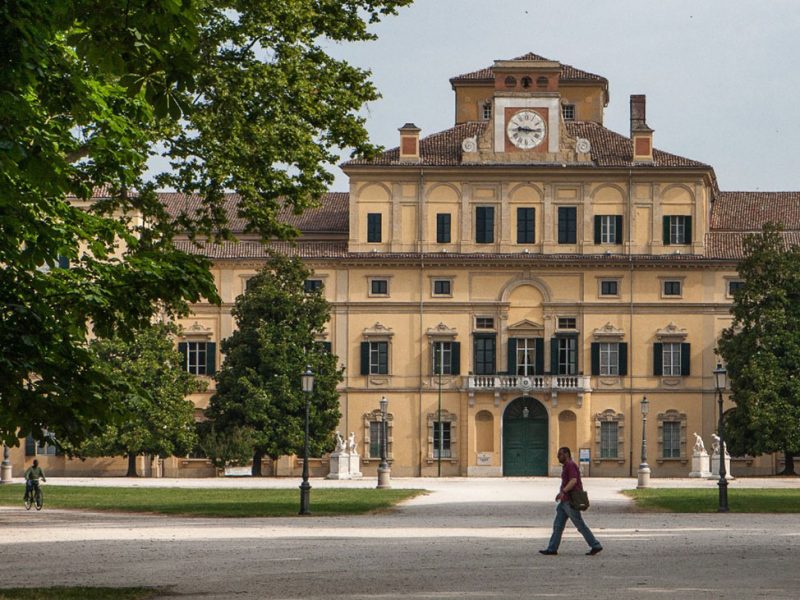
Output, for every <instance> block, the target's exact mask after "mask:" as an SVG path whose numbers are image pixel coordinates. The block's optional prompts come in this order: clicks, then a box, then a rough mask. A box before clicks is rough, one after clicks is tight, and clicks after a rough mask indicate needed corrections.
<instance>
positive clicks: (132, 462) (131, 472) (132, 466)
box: [125, 452, 138, 477]
mask: <svg viewBox="0 0 800 600" xmlns="http://www.w3.org/2000/svg"><path fill="white" fill-rule="evenodd" d="M125 477H138V475H137V474H136V455H135V454H134V453H133V452H130V453H128V472H127V473H125Z"/></svg>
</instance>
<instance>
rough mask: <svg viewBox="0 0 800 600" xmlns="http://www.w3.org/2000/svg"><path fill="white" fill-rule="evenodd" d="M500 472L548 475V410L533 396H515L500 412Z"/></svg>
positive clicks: (521, 474)
mask: <svg viewBox="0 0 800 600" xmlns="http://www.w3.org/2000/svg"><path fill="white" fill-rule="evenodd" d="M503 475H505V476H525V475H547V410H546V409H545V407H544V405H543V404H542V403H541V402H539V401H538V400H536V399H535V398H529V397H527V396H524V397H522V398H517V399H516V400H514V401H512V402H511V403H510V404H509V405H508V408H506V412H505V414H504V415H503Z"/></svg>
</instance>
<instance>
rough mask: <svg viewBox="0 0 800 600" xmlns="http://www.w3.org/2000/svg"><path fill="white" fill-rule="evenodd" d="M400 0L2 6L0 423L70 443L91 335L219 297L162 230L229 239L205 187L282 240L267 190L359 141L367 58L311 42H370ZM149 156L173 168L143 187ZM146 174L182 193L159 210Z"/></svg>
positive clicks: (92, 374) (84, 422)
mask: <svg viewBox="0 0 800 600" xmlns="http://www.w3.org/2000/svg"><path fill="white" fill-rule="evenodd" d="M410 1H411V0H336V1H330V0H291V1H286V0H137V1H131V0H7V1H6V2H3V3H0V38H2V40H3V41H2V44H0V68H2V73H3V76H2V78H0V344H1V345H2V348H3V352H2V353H0V437H3V438H4V439H5V441H6V442H8V443H14V444H15V443H17V438H18V436H19V435H22V436H25V435H27V434H29V433H33V434H34V435H35V436H37V437H39V436H41V435H42V430H43V429H48V430H49V431H51V432H53V433H55V434H56V435H57V436H58V437H59V439H61V440H64V441H72V442H75V443H77V442H79V441H80V440H81V439H82V438H84V437H86V436H87V434H89V433H90V432H92V431H93V427H94V426H95V424H96V423H98V422H99V421H102V420H106V419H109V418H111V416H112V415H111V413H110V412H109V411H108V408H107V406H108V405H107V403H106V402H105V399H104V393H105V389H106V387H107V385H108V383H109V382H108V381H107V380H106V379H105V378H104V375H103V373H102V371H101V370H99V369H98V368H97V367H96V365H95V364H94V363H93V360H92V355H91V352H90V351H89V349H88V346H87V341H86V338H87V333H89V330H90V329H91V332H92V333H93V334H94V335H96V336H98V337H110V336H112V335H122V336H125V335H129V334H130V333H131V332H132V331H134V330H136V329H137V328H139V327H142V326H144V325H146V324H147V323H148V322H149V321H150V320H151V317H152V315H153V314H154V312H155V311H163V312H164V313H165V314H167V315H176V314H182V313H185V312H186V310H187V303H190V302H198V301H201V300H202V299H204V298H205V299H208V300H211V301H216V300H218V297H217V293H216V289H215V287H214V283H213V279H212V277H211V275H210V274H209V272H208V263H207V261H205V260H204V259H203V258H201V257H198V256H190V255H188V254H184V253H181V252H178V251H176V250H175V248H174V246H173V244H172V240H173V236H174V235H175V233H176V231H178V230H183V231H188V232H189V234H190V235H191V236H192V237H193V239H199V240H203V239H208V238H209V237H211V238H212V239H219V238H228V237H230V232H229V229H228V226H227V218H228V216H229V215H227V214H226V213H225V211H224V210H222V206H221V201H222V193H223V191H225V190H233V191H236V192H238V193H239V194H240V195H241V198H242V202H241V205H240V215H239V216H240V217H242V218H244V219H245V220H246V222H247V223H248V228H249V230H251V231H256V232H260V233H261V234H262V235H263V236H264V237H269V236H278V237H290V236H291V235H292V234H293V233H294V231H293V230H292V229H291V228H289V227H287V226H285V225H282V224H280V223H278V222H277V221H276V214H277V208H278V205H279V203H280V202H283V203H285V204H288V205H289V206H290V207H293V208H294V209H295V210H297V211H302V210H303V209H304V208H306V207H308V206H311V205H313V204H314V203H315V202H316V201H317V199H318V198H319V197H320V195H321V194H322V192H323V191H325V188H326V187H327V186H328V185H329V184H330V182H331V181H332V177H331V175H330V174H329V173H328V171H327V170H326V167H327V166H328V165H330V164H331V163H333V162H334V161H335V160H338V159H337V155H338V150H339V149H340V148H346V147H349V148H352V149H353V152H354V153H355V154H358V155H369V154H371V153H372V152H374V150H375V149H374V148H373V147H372V146H371V145H370V144H369V143H368V140H367V134H366V131H365V128H364V123H363V120H362V118H361V117H359V115H358V111H359V109H360V108H361V107H362V106H363V105H364V103H365V102H367V101H370V100H372V99H374V98H376V97H377V92H376V90H375V89H374V87H373V86H372V85H371V83H370V82H369V78H368V77H369V73H368V72H365V71H363V70H360V69H357V68H353V67H352V66H350V65H348V64H347V63H345V62H342V61H337V60H334V59H333V58H331V57H330V56H328V55H327V54H326V53H325V52H324V51H323V49H322V44H323V43H336V42H350V41H360V40H368V39H370V38H371V37H372V34H371V33H370V32H369V30H368V26H369V24H370V23H372V22H375V21H377V20H379V19H380V18H381V17H383V16H385V15H389V14H392V13H394V12H395V11H396V9H397V8H398V7H400V6H403V5H405V4H408V3H410ZM158 152H161V153H163V154H164V155H165V156H166V158H167V159H168V161H169V162H170V164H171V166H172V169H171V170H170V171H169V172H168V173H164V174H161V175H160V176H157V177H155V179H154V181H153V182H151V183H149V184H145V183H144V181H143V173H144V172H145V169H146V166H147V164H148V160H149V159H150V158H151V157H152V156H153V155H154V154H155V153H158ZM157 185H158V186H171V187H172V188H173V189H175V190H177V191H179V192H186V193H192V194H197V195H198V197H199V198H201V202H200V204H199V208H196V204H192V206H193V207H195V208H192V209H191V212H188V209H187V211H186V212H184V213H182V214H180V216H178V217H177V218H168V215H167V213H166V211H165V210H164V207H163V206H162V204H161V203H160V201H159V199H158V197H157V196H156V194H155V193H154V192H153V190H154V189H155V186H157ZM99 186H102V188H103V190H104V191H105V194H104V196H105V198H104V199H103V200H100V201H95V200H90V199H91V198H92V197H93V196H92V194H93V190H96V189H97V188H98V187H99ZM280 198H282V200H279V199H280ZM187 206H188V204H187ZM66 260H68V261H69V266H70V268H69V269H57V268H55V267H56V266H57V265H58V264H59V263H64V262H65V261H66Z"/></svg>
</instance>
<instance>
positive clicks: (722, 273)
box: [53, 54, 800, 477]
mask: <svg viewBox="0 0 800 600" xmlns="http://www.w3.org/2000/svg"><path fill="white" fill-rule="evenodd" d="M451 85H452V87H453V90H454V93H455V123H454V125H453V127H452V128H450V129H448V130H446V131H442V132H437V133H433V134H432V135H423V134H422V132H421V131H420V130H419V128H417V127H416V126H415V125H413V124H412V123H407V124H405V125H404V126H402V127H401V128H400V129H399V140H398V147H396V148H394V149H391V150H388V151H386V152H385V153H383V154H382V155H380V156H379V157H378V158H377V159H375V160H373V161H369V162H368V161H360V160H359V161H351V162H348V163H346V164H345V165H343V169H344V171H345V173H346V174H347V175H348V177H349V192H348V193H332V194H329V195H328V196H326V197H325V198H324V199H323V205H322V206H321V207H320V208H318V209H315V210H312V211H309V212H307V213H306V214H304V215H302V216H292V215H288V214H287V215H286V217H285V218H286V219H287V220H289V221H291V222H292V223H293V224H295V225H296V226H297V227H298V228H299V229H300V230H301V232H302V236H301V238H300V239H299V241H298V243H297V244H296V245H295V246H289V245H288V244H287V245H285V244H282V243H276V244H273V247H277V248H279V249H282V250H284V251H286V252H288V253H292V254H298V255H300V256H302V257H303V258H304V260H305V261H306V263H307V264H308V265H309V266H310V267H311V268H312V269H313V270H314V275H313V278H312V279H310V280H309V281H308V282H307V285H308V286H309V288H314V287H322V288H323V290H324V294H325V297H326V298H327V299H328V301H329V302H330V303H331V305H332V311H331V320H330V322H329V323H328V327H327V330H326V332H325V336H324V339H322V340H321V341H324V342H326V343H328V344H330V348H331V351H332V352H334V353H335V354H336V355H337V356H338V358H339V361H340V363H341V365H343V366H344V367H345V380H344V382H343V383H342V385H341V389H340V392H341V411H342V420H341V424H340V428H339V429H340V431H341V432H343V433H344V434H347V433H349V432H354V433H355V439H356V442H357V444H358V450H359V454H360V455H361V457H362V466H361V470H362V472H363V473H364V474H365V476H369V475H374V473H375V469H376V467H377V463H378V460H377V458H378V435H377V434H378V431H379V419H380V413H379V401H380V399H381V398H382V397H385V398H386V399H387V400H388V402H389V403H388V407H389V409H388V412H389V421H388V431H389V438H388V453H389V458H390V462H391V468H392V474H393V475H395V476H436V475H438V474H439V473H441V475H443V476H497V477H500V476H531V475H555V474H558V472H559V471H560V467H559V464H558V461H557V459H556V449H557V448H558V447H559V446H569V447H571V448H572V449H573V454H574V455H575V456H578V455H580V457H581V459H582V462H583V468H584V472H585V473H586V472H587V471H588V474H589V475H591V476H613V477H625V476H632V475H633V476H635V474H636V470H637V468H638V464H639V462H640V459H641V456H640V449H641V441H642V424H643V419H642V414H641V408H640V406H641V401H642V399H643V397H645V396H646V397H647V399H648V400H649V405H650V411H649V415H648V418H647V421H646V423H647V432H646V435H647V442H648V462H649V464H650V467H651V469H652V473H653V476H654V477H685V476H688V474H689V472H690V471H691V469H692V448H693V445H694V436H693V433H695V432H696V433H698V434H699V435H701V436H702V437H703V439H704V440H705V441H706V444H707V445H709V446H710V442H711V434H712V433H714V432H715V431H716V426H717V421H718V418H719V417H718V413H717V410H716V407H717V404H716V396H715V389H714V377H713V373H712V371H713V369H714V368H715V365H716V363H717V357H716V356H715V354H714V348H715V343H716V340H717V338H718V336H719V334H720V332H721V330H722V329H723V328H725V327H726V326H728V324H729V323H730V315H729V310H730V306H731V303H732V298H733V296H732V294H733V292H734V291H735V289H736V286H737V284H738V282H739V280H738V278H737V273H736V261H737V259H738V258H739V257H740V256H741V240H742V237H743V236H744V235H745V234H746V233H747V232H750V231H757V230H759V229H760V226H761V224H762V223H763V222H765V221H768V220H777V221H782V222H783V223H784V226H785V227H786V228H787V230H790V232H791V231H792V230H798V229H800V210H798V206H800V194H796V193H748V192H722V191H720V189H719V187H718V185H717V181H716V177H715V174H714V170H713V168H712V167H711V166H709V165H706V164H703V163H700V162H697V161H694V160H690V159H687V158H684V157H681V156H676V155H673V154H669V153H666V152H663V151H660V150H658V149H656V148H655V147H654V131H653V129H651V128H650V127H649V126H648V124H647V122H646V104H645V97H644V96H632V97H631V98H630V131H629V132H626V133H627V135H621V134H619V133H615V132H613V131H610V130H609V129H607V128H605V127H604V126H603V111H604V108H605V107H606V105H607V104H608V101H609V93H608V81H607V80H606V79H605V78H603V77H601V76H598V75H595V74H592V73H588V72H585V71H582V70H580V69H577V68H574V67H572V66H569V65H565V64H561V63H559V62H557V61H552V60H548V59H545V58H543V57H540V56H537V55H535V54H527V55H524V56H521V57H518V58H515V59H511V60H498V61H495V62H494V63H493V64H492V65H491V66H490V67H487V68H484V69H481V70H478V71H475V72H471V73H467V74H464V75H460V76H457V77H454V78H453V79H451ZM192 201H194V200H192V199H187V198H183V197H177V196H175V195H171V194H165V195H164V202H165V203H166V204H167V205H168V206H172V207H175V208H176V210H177V209H178V208H186V205H187V203H191V202H192ZM235 204H236V197H235V196H231V197H230V198H229V209H230V211H231V214H235ZM235 225H236V221H234V226H235ZM179 244H181V245H182V247H184V248H185V249H187V250H191V245H190V244H189V243H188V242H185V243H184V242H179ZM264 250H265V249H264V246H262V245H261V244H260V243H259V242H258V241H257V240H255V239H249V238H248V236H246V235H242V236H241V241H240V243H238V244H226V245H222V246H217V247H209V248H208V249H207V254H208V255H209V256H210V257H211V258H212V259H213V260H214V272H215V277H216V279H217V282H218V287H219V290H220V294H221V297H222V298H223V304H222V306H221V307H218V306H211V305H197V306H195V307H194V312H193V314H192V315H191V317H190V318H188V319H186V320H184V321H183V322H182V325H183V328H184V337H183V339H181V340H180V343H181V344H184V345H182V346H181V348H182V349H183V350H184V351H185V353H186V357H187V368H188V369H189V370H190V371H192V372H195V373H197V374H200V375H208V374H209V373H210V372H211V371H213V368H214V365H219V364H221V362H222V360H223V359H224V357H222V356H221V355H220V354H219V341H220V340H221V339H224V338H225V337H227V336H228V335H230V333H231V332H232V330H233V328H234V326H235V324H234V322H233V319H232V317H231V315H230V309H231V307H232V305H233V303H234V301H235V299H236V297H237V296H238V295H239V294H241V293H242V292H243V291H244V289H245V284H246V281H247V279H248V278H249V277H251V276H252V275H253V274H254V273H255V272H256V270H257V269H259V268H260V267H261V266H262V265H263V262H264V258H265V251H264ZM440 367H441V368H440ZM212 384H213V382H212ZM212 393H213V389H210V390H209V391H208V392H206V393H205V394H202V395H198V396H197V397H196V398H195V402H196V405H197V407H198V414H199V413H200V411H201V410H202V409H203V408H204V407H205V406H206V405H207V403H208V399H209V397H210V395H211V394H212ZM730 407H731V406H730V404H729V403H727V399H726V408H730ZM780 460H781V457H780V456H764V457H759V458H755V459H754V458H752V457H738V458H737V457H734V459H733V461H732V465H731V469H732V471H733V475H734V476H741V475H748V474H749V475H763V474H770V473H775V472H776V471H777V470H778V469H779V468H780V464H779V462H780ZM71 462H72V461H68V462H65V463H64V467H63V468H64V470H65V472H67V471H70V468H69V464H70V463H71ZM115 464H116V463H115ZM53 466H54V468H56V469H58V468H59V467H57V466H56V465H55V464H54V465H53ZM118 466H119V468H120V470H121V469H122V468H123V466H124V465H123V463H122V461H120V462H119V465H118ZM311 467H312V474H314V475H325V474H326V473H327V459H326V457H319V458H316V459H314V460H313V462H312V464H311ZM104 469H105V472H111V471H114V470H116V469H117V467H116V466H112V465H107V466H106V467H104ZM270 469H271V472H273V473H275V474H277V475H298V474H299V472H300V466H299V461H297V460H295V459H294V458H293V457H285V458H282V459H280V460H279V461H277V464H275V465H269V466H268V467H266V468H265V472H270ZM210 472H211V470H210V468H209V467H208V466H207V464H206V463H205V461H203V460H202V459H181V458H170V459H167V460H166V461H164V464H163V473H164V474H165V475H173V476H182V475H183V476H189V475H194V474H200V473H210Z"/></svg>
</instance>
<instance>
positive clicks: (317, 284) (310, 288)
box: [303, 279, 322, 294]
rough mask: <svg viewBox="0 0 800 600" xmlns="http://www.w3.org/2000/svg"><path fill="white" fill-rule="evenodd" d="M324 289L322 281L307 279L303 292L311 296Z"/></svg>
mask: <svg viewBox="0 0 800 600" xmlns="http://www.w3.org/2000/svg"><path fill="white" fill-rule="evenodd" d="M321 289H322V279H306V280H305V282H303V291H304V292H305V293H306V294H311V293H312V292H316V291H318V290H321Z"/></svg>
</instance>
